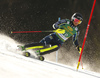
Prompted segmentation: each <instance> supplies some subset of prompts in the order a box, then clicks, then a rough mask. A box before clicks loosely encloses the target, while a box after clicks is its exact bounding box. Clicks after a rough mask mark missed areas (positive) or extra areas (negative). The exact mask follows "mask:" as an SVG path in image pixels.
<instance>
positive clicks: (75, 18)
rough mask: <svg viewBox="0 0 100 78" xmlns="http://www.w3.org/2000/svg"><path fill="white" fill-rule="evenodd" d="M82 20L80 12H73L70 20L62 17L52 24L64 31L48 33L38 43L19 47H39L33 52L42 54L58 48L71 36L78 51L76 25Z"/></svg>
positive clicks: (26, 48)
mask: <svg viewBox="0 0 100 78" xmlns="http://www.w3.org/2000/svg"><path fill="white" fill-rule="evenodd" d="M82 20H83V17H82V15H81V14H80V13H74V14H73V15H72V17H71V20H69V19H62V20H60V21H58V22H56V23H54V24H53V28H54V29H55V30H57V29H60V30H64V33H57V32H54V33H51V34H50V35H48V36H46V37H44V38H43V39H42V40H41V41H40V42H39V43H31V44H26V45H24V46H22V47H21V48H22V50H28V49H36V48H39V49H40V50H37V51H36V52H35V53H36V54H37V55H44V54H47V53H51V52H54V51H56V50H58V49H59V48H60V47H61V46H62V44H63V43H64V42H65V41H66V40H68V38H69V37H71V36H72V38H73V43H74V44H75V46H76V48H77V49H78V51H80V50H81V47H79V43H78V35H79V30H78V27H77V26H78V25H79V24H81V22H82ZM47 45H51V47H48V48H47V47H46V48H45V46H47Z"/></svg>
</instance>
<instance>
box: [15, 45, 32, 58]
mask: <svg viewBox="0 0 100 78" xmlns="http://www.w3.org/2000/svg"><path fill="white" fill-rule="evenodd" d="M17 47H18V50H19V51H22V52H23V53H22V55H24V56H26V57H29V56H30V55H31V54H30V53H29V52H27V51H26V50H25V47H24V46H17Z"/></svg>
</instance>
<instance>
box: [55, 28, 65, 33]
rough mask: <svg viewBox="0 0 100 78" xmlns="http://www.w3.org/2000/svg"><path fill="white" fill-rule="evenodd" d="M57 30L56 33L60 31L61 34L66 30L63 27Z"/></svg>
mask: <svg viewBox="0 0 100 78" xmlns="http://www.w3.org/2000/svg"><path fill="white" fill-rule="evenodd" d="M55 32H56V33H60V34H64V33H65V30H64V29H61V28H58V29H57V30H56V31H55Z"/></svg>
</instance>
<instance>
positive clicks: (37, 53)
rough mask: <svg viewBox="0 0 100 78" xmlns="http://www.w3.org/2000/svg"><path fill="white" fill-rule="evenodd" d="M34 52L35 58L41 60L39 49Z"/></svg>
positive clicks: (42, 59) (42, 58)
mask: <svg viewBox="0 0 100 78" xmlns="http://www.w3.org/2000/svg"><path fill="white" fill-rule="evenodd" d="M35 54H36V55H37V59H39V60H41V61H44V57H43V56H42V55H40V51H39V50H37V51H35Z"/></svg>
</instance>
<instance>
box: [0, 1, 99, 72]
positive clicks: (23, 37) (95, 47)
mask: <svg viewBox="0 0 100 78" xmlns="http://www.w3.org/2000/svg"><path fill="white" fill-rule="evenodd" d="M93 1H94V0H0V32H1V33H4V34H6V35H8V36H10V37H11V38H13V39H15V40H16V41H18V42H21V43H24V44H26V43H31V42H39V41H40V40H41V39H42V38H43V37H44V36H46V35H48V34H50V33H32V34H11V33H10V32H11V31H32V30H34V31H38V30H52V29H53V28H52V24H53V23H55V22H56V21H57V20H58V17H61V19H65V18H68V19H70V18H71V16H72V14H73V13H75V12H80V13H81V14H82V15H83V19H84V20H83V22H82V24H81V25H80V26H79V29H80V31H81V32H80V35H79V43H80V46H82V42H83V39H84V35H85V31H86V28H87V24H88V20H89V16H90V12H91V8H92V4H93ZM99 20H100V0H97V2H96V6H95V9H94V13H93V17H92V20H91V24H90V28H89V32H88V36H87V39H86V44H85V47H84V52H83V56H82V59H83V63H84V66H85V64H86V65H87V66H88V68H90V69H91V70H92V71H95V72H100V35H99V31H100V22H99ZM73 51H74V52H73ZM68 54H70V58H67V56H68ZM60 55H61V56H59V62H61V63H64V64H68V60H70V61H69V63H70V65H72V64H73V63H74V62H75V63H76V65H77V62H78V61H77V60H78V57H79V55H78V52H77V51H76V49H75V47H74V45H73V44H72V39H71V38H70V39H69V40H68V41H66V42H65V44H64V45H63V46H62V48H61V50H60ZM72 59H73V60H72ZM74 59H76V60H74ZM72 61H73V62H72ZM72 66H73V65H72Z"/></svg>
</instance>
